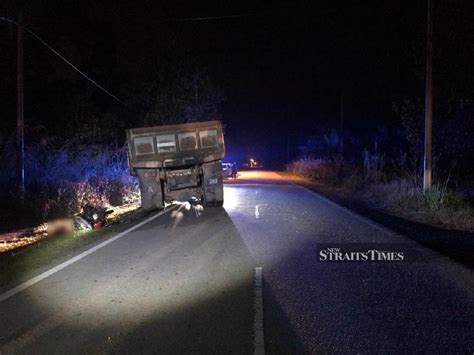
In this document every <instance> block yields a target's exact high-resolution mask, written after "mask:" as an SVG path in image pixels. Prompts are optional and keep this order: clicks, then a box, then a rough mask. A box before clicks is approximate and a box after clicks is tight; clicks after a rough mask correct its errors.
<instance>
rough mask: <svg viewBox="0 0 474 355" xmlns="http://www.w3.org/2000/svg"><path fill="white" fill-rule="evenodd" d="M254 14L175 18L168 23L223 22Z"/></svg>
mask: <svg viewBox="0 0 474 355" xmlns="http://www.w3.org/2000/svg"><path fill="white" fill-rule="evenodd" d="M249 16H252V14H242V15H224V16H208V17H184V18H180V17H174V18H169V19H167V20H168V21H212V20H222V19H227V18H240V17H249Z"/></svg>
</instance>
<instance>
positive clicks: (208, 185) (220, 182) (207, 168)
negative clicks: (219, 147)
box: [202, 160, 224, 207]
mask: <svg viewBox="0 0 474 355" xmlns="http://www.w3.org/2000/svg"><path fill="white" fill-rule="evenodd" d="M202 171H203V176H202V179H203V182H202V190H203V197H204V204H205V206H206V207H222V206H223V205H224V176H223V173H222V163H221V161H220V160H218V161H215V162H212V163H207V164H203V165H202Z"/></svg>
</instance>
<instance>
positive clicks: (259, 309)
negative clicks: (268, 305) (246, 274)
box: [253, 266, 265, 355]
mask: <svg viewBox="0 0 474 355" xmlns="http://www.w3.org/2000/svg"><path fill="white" fill-rule="evenodd" d="M262 273H263V267H261V266H259V267H256V268H255V299H254V305H253V308H254V320H253V346H254V354H255V355H263V354H265V336H264V329H263V281H262Z"/></svg>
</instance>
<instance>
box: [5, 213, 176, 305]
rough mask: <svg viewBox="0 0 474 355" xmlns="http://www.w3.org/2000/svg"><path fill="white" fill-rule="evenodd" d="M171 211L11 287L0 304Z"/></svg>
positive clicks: (150, 218) (156, 215) (155, 216)
mask: <svg viewBox="0 0 474 355" xmlns="http://www.w3.org/2000/svg"><path fill="white" fill-rule="evenodd" d="M172 209H173V207H172V208H168V209H165V210H163V211H160V212H158V213H157V214H155V215H153V216H151V217H148V218H147V219H145V220H144V221H141V222H140V223H138V224H136V225H134V226H133V227H130V228H128V229H127V230H125V231H123V232H121V233H119V234H117V235H116V236H114V237H112V238H109V239H107V240H105V241H103V242H102V243H99V244H97V245H95V246H93V247H92V248H89V249H87V250H85V251H83V252H82V253H80V254H78V255H76V256H74V257H72V258H71V259H69V260H66V261H64V262H62V263H61V264H59V265H56V266H54V267H52V268H51V269H49V270H46V271H45V272H43V273H41V274H39V275H37V276H35V277H33V278H31V279H29V280H27V281H25V282H23V283H21V284H19V285H18V286H16V287H13V288H12V289H10V290H8V291H6V292H4V293H2V294H0V302H3V301H6V300H7V299H9V298H11V297H13V296H15V295H16V294H18V293H20V292H21V291H24V290H26V289H27V288H29V287H31V286H33V285H34V284H37V283H38V282H40V281H42V280H44V279H46V278H47V277H49V276H51V275H53V274H55V273H57V272H58V271H61V270H62V269H64V268H66V267H68V266H69V265H72V264H74V263H75V262H76V261H79V260H81V259H83V258H85V257H86V256H88V255H90V254H92V253H95V252H96V251H97V250H99V249H102V248H103V247H105V246H107V245H109V244H110V243H113V242H115V241H116V240H118V239H120V238H122V237H124V236H125V235H127V234H128V233H130V232H132V231H134V230H135V229H138V228H140V227H141V226H143V225H145V224H147V223H149V222H151V221H152V220H154V219H156V218H158V217H160V216H162V215H164V214H165V213H167V212H168V211H170V210H172Z"/></svg>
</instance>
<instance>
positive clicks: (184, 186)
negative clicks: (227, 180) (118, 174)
mask: <svg viewBox="0 0 474 355" xmlns="http://www.w3.org/2000/svg"><path fill="white" fill-rule="evenodd" d="M127 143H128V166H129V171H130V174H132V175H134V176H137V177H138V180H139V185H140V193H141V203H142V208H143V209H144V210H153V209H161V208H163V207H164V206H165V202H166V203H170V202H172V201H188V200H190V199H193V200H196V199H198V200H201V201H202V202H203V204H204V205H205V206H222V205H223V203H224V189H223V173H222V159H223V158H224V155H225V146H224V134H223V129H222V123H221V122H220V121H206V122H192V123H183V124H176V125H166V126H157V127H142V128H133V129H129V130H127Z"/></svg>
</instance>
